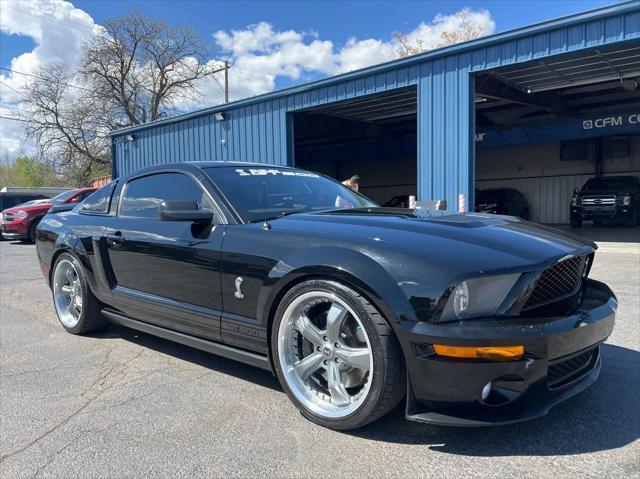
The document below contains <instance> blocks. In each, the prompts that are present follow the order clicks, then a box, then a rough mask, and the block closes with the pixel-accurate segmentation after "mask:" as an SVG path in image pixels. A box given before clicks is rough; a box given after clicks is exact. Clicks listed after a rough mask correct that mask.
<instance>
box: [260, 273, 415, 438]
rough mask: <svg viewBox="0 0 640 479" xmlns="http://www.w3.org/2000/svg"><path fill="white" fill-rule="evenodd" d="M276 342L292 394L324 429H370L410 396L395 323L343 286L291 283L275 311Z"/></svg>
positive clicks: (281, 373) (276, 358)
mask: <svg viewBox="0 0 640 479" xmlns="http://www.w3.org/2000/svg"><path fill="white" fill-rule="evenodd" d="M271 344H272V350H273V351H274V355H273V362H274V366H275V370H276V373H277V375H278V379H279V380H280V383H281V384H282V386H283V388H284V390H285V391H286V393H287V395H288V396H289V398H290V399H291V400H292V401H293V403H294V404H295V405H296V406H297V407H298V409H299V410H300V411H301V412H302V414H303V415H304V416H305V417H307V418H308V419H310V420H312V421H313V422H315V423H317V424H320V425H321V426H325V427H329V428H333V429H342V430H345V429H354V428H357V427H360V426H364V425H365V424H367V423H370V422H372V421H374V420H376V419H378V418H379V417H381V416H383V415H384V414H386V413H387V412H389V411H390V410H391V409H393V408H394V407H395V406H396V405H397V404H398V402H399V401H400V400H401V399H402V398H403V396H404V394H405V391H406V378H405V371H404V365H403V356H402V351H401V349H400V346H399V344H398V341H397V339H396V338H395V336H394V335H393V332H392V331H391V328H390V326H389V324H388V323H387V321H386V320H385V319H384V318H383V317H382V315H381V314H380V313H379V312H378V311H377V310H376V308H375V307H373V305H372V304H371V303H369V302H368V301H367V300H366V299H365V298H364V297H363V296H362V295H360V294H358V293H357V292H356V291H354V290H353V289H351V288H348V287H346V286H345V285H343V284H340V283H337V282H334V281H326V280H312V281H307V282H304V283H301V284H299V285H297V286H295V287H294V288H292V289H291V290H290V291H289V292H288V293H287V294H286V295H285V296H284V298H283V299H282V301H281V303H280V305H279V307H278V310H277V312H276V317H275V321H274V324H273V328H272V336H271Z"/></svg>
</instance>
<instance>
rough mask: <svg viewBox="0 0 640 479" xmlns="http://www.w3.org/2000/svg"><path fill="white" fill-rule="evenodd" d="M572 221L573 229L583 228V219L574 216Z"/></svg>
mask: <svg viewBox="0 0 640 479" xmlns="http://www.w3.org/2000/svg"><path fill="white" fill-rule="evenodd" d="M570 221H571V227H572V228H580V227H581V226H582V219H580V218H578V217H577V216H572V217H571V220H570Z"/></svg>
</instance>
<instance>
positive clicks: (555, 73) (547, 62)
mask: <svg viewBox="0 0 640 479" xmlns="http://www.w3.org/2000/svg"><path fill="white" fill-rule="evenodd" d="M490 73H491V74H493V75H494V76H495V77H496V78H498V79H500V80H502V81H504V82H506V83H508V84H511V85H517V86H518V87H519V88H520V89H522V90H524V91H526V92H527V93H536V92H541V91H547V90H557V89H559V88H563V87H573V86H579V85H587V84H592V83H598V82H604V81H608V80H624V79H628V78H638V77H640V41H639V42H634V43H633V44H630V45H626V46H625V47H618V48H615V49H604V48H593V49H590V50H586V51H583V52H580V53H576V54H569V55H563V56H562V57H559V58H547V59H544V60H534V61H532V62H529V63H526V64H523V65H519V66H517V67H511V68H509V67H507V68H502V69H499V70H495V71H491V72H490Z"/></svg>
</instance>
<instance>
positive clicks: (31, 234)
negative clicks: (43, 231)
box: [29, 220, 40, 243]
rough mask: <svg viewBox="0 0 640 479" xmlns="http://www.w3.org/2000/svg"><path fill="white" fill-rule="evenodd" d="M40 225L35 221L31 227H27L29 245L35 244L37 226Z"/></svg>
mask: <svg viewBox="0 0 640 479" xmlns="http://www.w3.org/2000/svg"><path fill="white" fill-rule="evenodd" d="M39 223H40V220H35V221H34V222H33V223H31V226H30V227H29V241H30V242H31V243H35V242H36V239H37V237H38V224H39Z"/></svg>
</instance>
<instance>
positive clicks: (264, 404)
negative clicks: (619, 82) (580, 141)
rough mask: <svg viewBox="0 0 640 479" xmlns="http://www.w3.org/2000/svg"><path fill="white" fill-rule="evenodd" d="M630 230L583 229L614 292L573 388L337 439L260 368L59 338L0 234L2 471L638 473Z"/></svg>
mask: <svg viewBox="0 0 640 479" xmlns="http://www.w3.org/2000/svg"><path fill="white" fill-rule="evenodd" d="M638 230H639V229H638V228H636V229H634V230H626V231H623V230H617V229H615V230H614V229H610V230H602V231H601V230H595V231H592V232H591V233H590V231H589V229H587V228H584V229H583V230H582V231H581V234H585V235H589V234H593V235H594V237H595V239H596V240H597V241H598V242H599V245H600V252H599V254H598V255H597V256H596V261H595V264H594V266H593V270H592V277H594V278H595V279H598V280H601V281H605V282H606V283H608V284H609V285H610V286H611V287H612V289H613V290H614V291H615V293H616V295H617V296H618V298H619V300H620V309H619V312H618V321H617V325H616V329H615V331H614V333H613V335H612V336H611V337H610V338H609V340H608V341H607V344H606V345H604V346H603V351H602V353H603V360H604V363H603V369H602V374H601V377H600V379H599V381H598V382H597V383H596V384H595V385H594V386H593V387H591V388H590V389H588V390H587V391H586V392H584V393H582V394H580V395H579V396H577V397H575V398H573V399H571V400H569V401H567V402H565V403H563V404H561V405H559V406H557V407H556V408H555V409H553V410H552V412H551V413H550V414H549V416H547V417H546V418H543V419H540V420H536V421H533V422H530V423H525V424H519V425H514V426H507V427H497V428H488V429H451V428H442V427H435V426H428V425H421V424H416V423H411V422H407V421H405V420H404V419H403V410H402V408H398V409H397V410H396V411H394V412H393V413H392V414H390V415H389V416H387V417H385V418H383V419H382V420H380V421H378V422H376V423H374V424H371V425H369V426H367V427H365V428H363V429H360V430H357V431H354V432H351V433H338V432H333V431H330V430H327V429H323V428H320V427H318V426H315V425H314V424H312V423H310V422H308V421H306V420H305V419H304V418H303V417H302V416H301V415H300V414H299V413H298V412H297V411H296V409H295V408H294V406H293V405H292V404H291V403H290V402H289V401H288V399H287V398H286V396H285V394H284V393H283V392H282V390H281V389H280V386H279V385H278V382H277V380H276V379H275V378H274V377H272V376H271V374H269V373H268V372H265V371H261V370H259V369H255V368H252V367H249V366H245V365H242V364H239V363H236V362H233V361H230V360H226V359H223V358H219V357H216V356H212V355H209V354H205V353H202V352H199V351H196V350H193V349H189V348H187V347H183V346H180V345H176V344H173V343H170V342H168V341H165V340H162V339H157V338H154V337H152V336H147V335H145V334H142V333H138V332H135V331H131V330H127V329H124V328H121V327H115V326H112V327H110V328H109V329H107V330H106V331H104V332H102V333H100V334H96V335H92V336H87V337H77V336H73V335H70V334H67V333H65V332H64V330H63V329H62V327H61V326H60V325H59V324H58V321H57V319H56V316H55V313H54V310H53V306H52V303H51V300H50V293H49V291H48V289H47V287H46V285H45V283H44V280H43V279H42V277H41V274H40V270H39V268H38V265H37V261H36V257H35V252H34V246H32V245H26V244H21V243H12V242H7V241H3V242H0V288H1V297H0V301H1V305H0V361H1V363H0V365H1V372H0V477H2V478H6V479H8V478H14V477H61V476H64V477H101V478H103V477H108V478H111V477H113V478H124V477H176V476H182V477H204V476H207V477H238V476H242V477H247V476H251V477H265V476H277V477H291V476H297V477H303V478H304V477H323V478H329V477H347V476H348V477H405V478H411V477H440V478H445V477H497V476H500V477H507V476H508V477H521V478H527V477H553V478H557V477H598V478H601V477H640V472H639V471H640V441H639V440H638V437H639V435H640V414H639V413H638V411H639V410H640V407H639V404H640V400H639V399H638V398H639V393H640V352H639V349H640V238H639V237H638V236H640V235H639V234H638V233H639V231H638ZM617 231H621V232H622V233H617Z"/></svg>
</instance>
